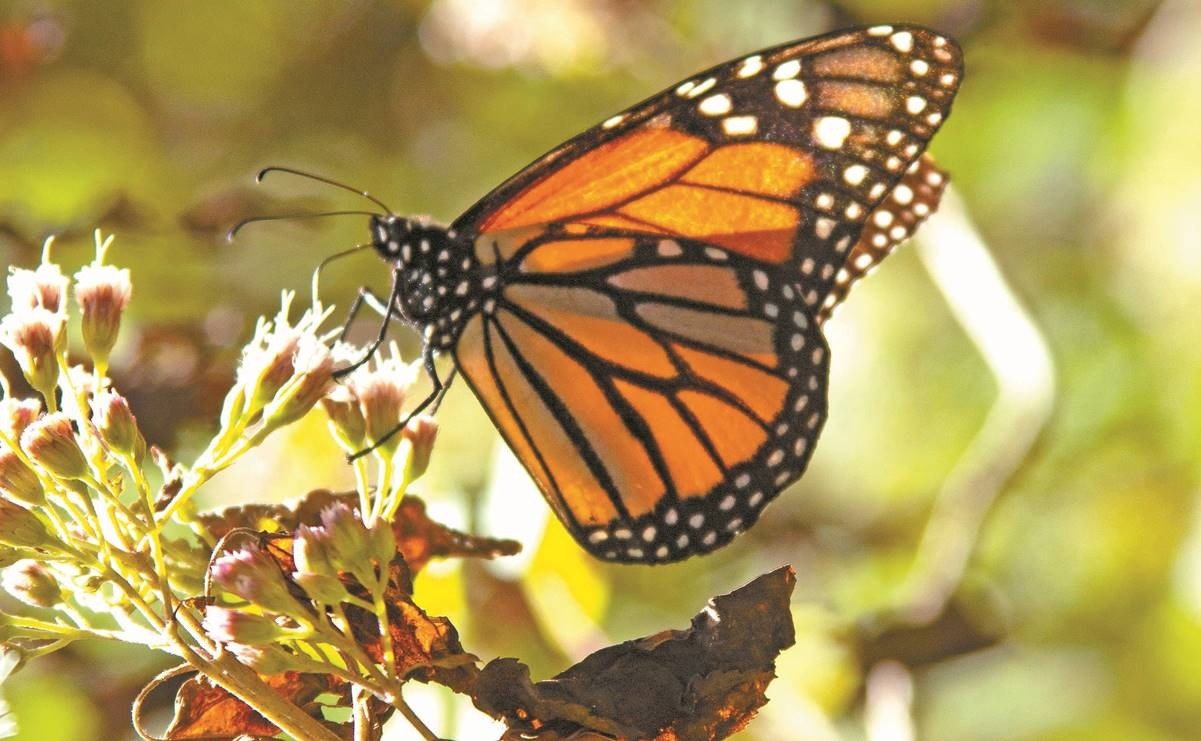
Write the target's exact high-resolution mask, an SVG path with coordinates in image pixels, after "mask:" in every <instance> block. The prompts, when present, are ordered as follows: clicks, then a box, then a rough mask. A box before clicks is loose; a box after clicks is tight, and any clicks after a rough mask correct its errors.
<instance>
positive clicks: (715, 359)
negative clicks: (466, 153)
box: [455, 232, 829, 563]
mask: <svg viewBox="0 0 1201 741" xmlns="http://www.w3.org/2000/svg"><path fill="white" fill-rule="evenodd" d="M611 236H612V235H611V234H610V233H605V232H598V234H597V237H596V238H597V239H608V238H611ZM632 244H633V248H632V250H631V252H630V253H629V255H628V257H627V258H624V259H622V258H616V259H613V260H611V261H609V262H607V263H605V264H603V265H600V266H594V267H590V268H588V269H585V270H582V271H580V272H577V273H574V274H572V275H571V276H570V281H569V282H567V281H564V276H563V275H561V274H546V273H538V272H536V271H521V270H519V269H514V270H512V271H511V272H510V273H509V275H508V277H507V280H506V281H505V282H504V287H503V289H502V291H501V293H500V297H499V299H498V300H497V302H496V305H495V307H494V309H493V311H492V312H491V313H484V314H480V315H477V316H476V317H473V318H472V319H471V320H470V321H469V322H468V324H467V325H466V327H465V329H464V331H463V334H462V335H461V336H460V337H459V341H458V343H457V344H456V348H455V361H456V364H457V366H458V367H459V369H460V371H461V372H462V373H463V376H464V377H465V378H466V380H467V382H468V383H469V385H470V386H471V387H472V389H473V391H474V392H475V393H476V395H477V396H478V397H479V399H480V400H481V402H482V403H483V405H484V407H485V408H486V409H487V411H488V414H489V415H490V417H491V418H492V420H493V422H494V423H495V424H496V426H497V428H498V429H499V430H500V432H501V434H502V436H503V437H504V438H505V440H506V442H507V443H508V444H509V445H510V447H511V448H512V449H513V450H514V452H515V453H516V454H517V456H518V458H519V459H521V460H522V462H523V463H524V464H525V466H526V468H527V469H528V470H529V471H530V473H531V475H532V476H533V478H534V480H535V482H536V483H537V485H538V487H539V489H540V490H541V491H542V493H543V494H544V496H545V497H546V499H547V502H548V503H549V504H550V506H551V508H552V510H553V511H554V512H555V513H556V515H557V516H558V518H559V519H560V520H561V521H562V522H563V524H564V526H566V528H567V529H568V530H569V531H570V532H571V534H572V535H573V537H574V538H575V539H576V540H577V541H578V542H579V543H580V545H581V546H583V547H584V548H585V549H586V550H587V551H588V552H589V553H592V554H593V555H595V556H597V557H598V558H601V559H604V560H609V561H617V562H627V563H668V562H672V561H678V560H680V559H683V558H687V557H689V556H692V555H696V554H700V553H706V552H708V551H711V550H715V549H717V548H720V547H721V546H722V545H725V544H726V543H728V542H729V541H730V540H731V539H732V538H733V537H734V536H735V535H737V534H738V533H740V532H743V531H745V530H746V529H747V528H749V527H750V526H751V525H752V524H753V523H754V522H755V521H756V520H757V519H758V517H759V515H760V513H761V512H762V510H763V507H764V506H765V505H766V504H767V503H768V502H769V501H771V500H772V499H774V498H775V497H776V495H777V494H778V493H779V492H780V491H781V490H782V489H783V488H785V487H787V486H788V485H789V484H790V483H791V482H793V481H795V480H796V479H797V478H799V477H800V476H801V474H802V473H803V471H804V469H805V466H806V464H807V462H808V460H809V457H810V455H811V453H812V451H813V448H814V445H815V444H816V441H817V437H818V434H819V433H820V431H821V427H822V424H823V423H824V420H825V414H826V383H827V377H828V362H829V352H828V350H827V347H826V343H825V339H824V337H823V336H822V335H821V332H820V330H819V328H818V327H817V325H816V322H815V321H813V320H812V318H811V315H810V314H809V313H808V311H807V310H806V309H805V307H804V305H803V302H802V301H801V298H800V289H799V286H798V285H796V284H795V283H792V284H790V283H781V282H779V281H777V280H776V279H775V277H774V274H773V273H771V272H768V271H766V270H763V269H761V267H760V266H759V265H758V264H757V263H755V262H754V261H751V260H747V259H745V258H742V257H740V256H738V255H735V254H729V253H725V252H722V251H720V250H716V249H714V248H713V247H712V246H711V245H706V244H703V243H698V242H692V241H689V240H658V239H650V238H647V237H645V236H637V237H632ZM532 251H536V248H531V249H530V250H529V251H527V252H526V253H525V254H530V252H532ZM516 262H518V263H520V257H519V258H517V260H516ZM689 271H697V276H698V277H701V276H708V277H713V276H715V275H719V274H722V273H717V272H711V271H724V274H727V275H729V276H731V281H730V282H726V283H721V282H720V281H718V282H714V281H692V282H685V281H680V280H664V279H671V278H680V277H681V276H683V275H686V274H687V273H688V272H689ZM712 286H717V288H714V289H713V291H709V292H707V291H706V288H707V287H712ZM618 325H620V326H621V327H622V328H623V329H621V330H616V329H613V328H614V327H617V326H618ZM610 331H612V332H616V334H610ZM621 347H625V348H626V350H627V351H628V353H627V357H625V358H622V357H621V352H620V348H621Z"/></svg>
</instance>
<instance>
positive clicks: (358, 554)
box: [321, 504, 391, 586]
mask: <svg viewBox="0 0 1201 741" xmlns="http://www.w3.org/2000/svg"><path fill="white" fill-rule="evenodd" d="M321 528H322V529H323V530H325V532H326V534H327V536H328V538H329V540H328V543H329V550H330V558H331V560H332V561H333V565H334V567H335V568H337V569H338V570H339V571H347V572H350V573H351V574H354V576H355V578H356V579H358V580H359V581H360V582H361V583H362V584H363V585H364V586H366V585H369V584H371V583H372V582H373V581H374V580H375V570H374V569H373V568H372V564H371V555H372V552H371V546H370V544H369V542H368V538H367V528H366V526H364V525H363V523H362V521H361V520H359V518H358V517H357V516H356V514H355V512H354V511H353V510H351V509H350V507H347V506H346V505H345V504H334V505H332V506H330V507H327V508H326V509H325V510H324V511H323V512H322V513H321ZM389 560H391V556H389Z"/></svg>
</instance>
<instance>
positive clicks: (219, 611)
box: [202, 605, 287, 645]
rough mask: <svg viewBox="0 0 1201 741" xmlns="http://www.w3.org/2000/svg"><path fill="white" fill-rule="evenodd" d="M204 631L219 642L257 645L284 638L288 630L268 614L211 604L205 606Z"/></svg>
mask: <svg viewBox="0 0 1201 741" xmlns="http://www.w3.org/2000/svg"><path fill="white" fill-rule="evenodd" d="M202 624H203V625H204V632H205V633H207V634H208V637H209V638H212V639H213V640H214V641H217V642H219V643H244V644H246V645H257V644H262V643H271V642H272V641H274V640H276V639H278V638H283V637H284V636H285V635H287V631H286V630H284V629H283V628H281V627H280V626H279V624H278V623H276V622H275V621H274V620H272V619H271V618H269V617H267V616H266V615H256V614H254V613H250V612H245V611H243V610H231V609H229V608H228V607H218V606H216V605H209V606H208V607H205V608H204V620H203V621H202Z"/></svg>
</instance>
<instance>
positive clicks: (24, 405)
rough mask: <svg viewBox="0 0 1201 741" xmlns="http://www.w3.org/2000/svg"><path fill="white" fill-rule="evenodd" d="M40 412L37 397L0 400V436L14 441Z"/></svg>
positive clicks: (40, 406) (40, 404) (39, 403)
mask: <svg viewBox="0 0 1201 741" xmlns="http://www.w3.org/2000/svg"><path fill="white" fill-rule="evenodd" d="M41 413H42V402H40V401H38V400H37V399H14V398H13V397H11V396H10V397H8V398H7V399H3V400H0V437H3V438H4V439H5V440H10V441H16V440H19V439H20V438H21V433H22V432H24V431H25V428H26V427H28V426H29V425H30V424H31V423H32V422H33V421H34V420H35V419H37V418H38V415H39V414H41Z"/></svg>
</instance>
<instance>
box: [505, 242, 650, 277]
mask: <svg viewBox="0 0 1201 741" xmlns="http://www.w3.org/2000/svg"><path fill="white" fill-rule="evenodd" d="M633 250H634V240H632V239H564V240H558V241H554V242H546V243H545V244H540V245H538V246H537V247H535V248H534V249H533V250H531V251H530V253H529V254H528V255H526V257H525V259H524V260H522V261H521V270H522V272H526V273H576V272H580V271H582V270H592V269H594V268H600V267H604V266H605V265H612V264H613V263H616V262H620V261H622V260H624V259H626V258H628V257H629V256H630V253H632V252H633Z"/></svg>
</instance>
